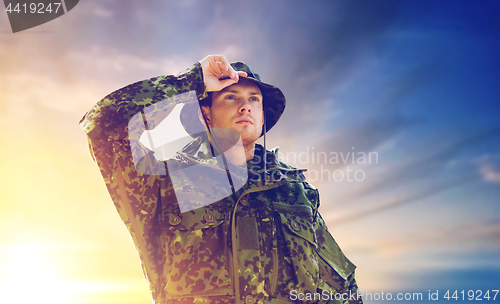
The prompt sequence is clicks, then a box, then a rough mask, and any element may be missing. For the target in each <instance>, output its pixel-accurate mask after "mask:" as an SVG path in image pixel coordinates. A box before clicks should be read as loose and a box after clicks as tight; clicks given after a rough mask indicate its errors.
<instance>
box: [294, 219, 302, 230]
mask: <svg viewBox="0 0 500 304" xmlns="http://www.w3.org/2000/svg"><path fill="white" fill-rule="evenodd" d="M292 228H293V230H295V231H299V230H300V225H299V223H297V222H296V221H295V220H292Z"/></svg>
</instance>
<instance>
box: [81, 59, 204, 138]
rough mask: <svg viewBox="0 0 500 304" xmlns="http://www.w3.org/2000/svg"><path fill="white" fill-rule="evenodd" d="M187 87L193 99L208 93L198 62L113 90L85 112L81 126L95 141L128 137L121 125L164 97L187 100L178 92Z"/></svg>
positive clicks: (175, 100) (183, 91)
mask: <svg viewBox="0 0 500 304" xmlns="http://www.w3.org/2000/svg"><path fill="white" fill-rule="evenodd" d="M189 91H194V92H195V93H196V97H198V99H193V100H192V101H197V100H201V99H203V98H205V97H206V96H207V92H206V90H205V85H204V83H203V73H202V69H201V65H200V64H199V62H198V63H196V64H195V65H193V66H192V67H190V68H188V69H186V70H184V71H182V72H181V73H179V74H177V75H168V76H158V77H154V78H150V79H146V80H142V81H138V82H135V83H132V84H130V85H128V86H126V87H123V88H121V89H119V90H116V91H114V92H113V93H111V94H109V95H107V96H106V97H104V98H103V99H101V100H100V101H99V102H97V103H96V104H95V105H94V106H93V107H92V108H91V109H90V110H89V111H88V112H87V113H86V114H85V116H84V117H83V118H82V119H81V120H80V126H81V127H82V129H83V130H84V131H85V132H86V133H87V135H88V136H89V138H91V139H92V140H93V142H95V143H96V144H106V143H107V142H108V141H109V139H110V138H112V139H120V140H123V139H127V137H128V134H127V132H126V128H124V127H126V126H127V124H128V122H129V120H130V119H131V118H132V117H133V116H134V115H136V114H137V113H139V112H141V111H143V110H144V109H145V108H147V107H149V106H151V105H154V104H156V103H158V102H160V101H163V100H165V99H167V98H169V100H171V101H172V102H173V103H174V104H173V105H175V103H183V102H186V100H183V99H182V98H181V96H182V93H186V92H189Z"/></svg>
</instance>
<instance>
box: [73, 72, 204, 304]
mask: <svg viewBox="0 0 500 304" xmlns="http://www.w3.org/2000/svg"><path fill="white" fill-rule="evenodd" d="M186 92H195V93H196V97H198V98H204V97H205V96H206V92H205V87H204V84H203V76H202V71H201V66H200V65H199V63H197V64H195V65H194V66H192V67H191V68H189V69H187V70H185V71H183V72H181V73H180V74H178V75H176V76H160V77H155V78H151V79H146V80H143V81H139V82H136V83H133V84H131V85H128V86H126V87H124V88H121V89H119V90H117V91H115V92H113V93H111V94H109V95H107V96H106V97H104V98H103V99H101V100H100V101H99V102H98V103H97V104H96V105H95V106H94V107H93V108H92V109H91V110H90V111H88V112H87V113H86V114H85V116H84V117H83V118H82V120H81V121H80V126H81V127H82V128H83V129H84V131H85V132H86V133H87V135H88V141H89V148H90V152H91V155H92V158H93V159H94V161H95V162H96V163H97V165H98V166H99V169H100V172H101V174H102V177H103V179H104V182H105V184H106V187H107V189H108V192H109V194H110V196H111V198H112V200H113V203H114V205H115V207H116V209H117V211H118V214H119V215H120V217H121V219H122V220H123V222H124V223H125V225H126V227H127V229H128V231H129V233H130V235H131V237H132V240H133V242H134V245H135V247H136V249H137V251H138V254H139V256H140V259H141V263H142V268H143V271H144V274H145V276H146V278H147V280H148V282H149V285H150V286H149V287H150V290H151V293H152V298H153V302H154V303H157V302H159V299H161V297H162V296H163V295H162V294H161V293H162V292H163V291H164V289H165V288H164V287H165V284H166V282H165V279H164V278H163V276H162V273H163V268H164V263H165V256H166V254H165V246H164V244H165V242H167V241H168V240H167V238H168V236H165V235H162V234H161V233H160V230H159V229H160V228H159V225H158V212H157V207H158V206H159V192H160V189H161V191H162V192H165V191H166V192H169V191H171V192H173V189H172V187H171V182H170V179H169V178H168V176H167V175H166V174H163V175H159V174H151V172H147V170H140V169H139V167H138V164H145V163H149V165H148V166H153V167H154V166H164V165H163V162H157V161H156V160H155V158H154V156H153V152H152V151H149V150H147V149H146V148H145V147H144V146H142V145H140V143H139V144H137V143H136V144H135V145H132V147H131V144H130V134H129V128H128V124H129V121H130V119H131V118H132V117H134V116H135V115H136V114H137V113H140V112H141V111H144V109H146V108H147V107H150V106H154V105H155V104H158V103H160V102H161V101H164V100H165V99H168V100H169V102H170V103H172V107H173V106H175V104H176V103H181V102H185V100H183V99H182V98H177V96H180V95H182V94H183V93H186ZM195 100H196V101H197V99H196V98H195ZM168 113H169V112H168V111H166V112H165V114H166V115H168ZM138 135H140V134H136V136H138ZM137 149H143V150H144V151H143V153H142V154H141V155H142V159H141V160H140V161H139V162H137V161H136V162H135V163H134V159H133V155H132V154H133V153H132V151H133V150H137ZM134 153H135V152H134ZM138 169H139V170H138ZM164 172H165V173H166V171H164ZM160 185H161V186H160ZM166 197H168V195H166ZM171 197H174V198H175V196H171ZM171 203H174V202H161V204H162V205H168V204H171Z"/></svg>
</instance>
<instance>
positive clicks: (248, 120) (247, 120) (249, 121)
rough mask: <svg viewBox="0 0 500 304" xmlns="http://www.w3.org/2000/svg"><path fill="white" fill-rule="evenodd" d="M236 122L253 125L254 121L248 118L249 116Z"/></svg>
mask: <svg viewBox="0 0 500 304" xmlns="http://www.w3.org/2000/svg"><path fill="white" fill-rule="evenodd" d="M236 123H237V124H243V125H253V122H252V121H251V120H250V119H248V118H243V119H240V120H238V121H237V122H236Z"/></svg>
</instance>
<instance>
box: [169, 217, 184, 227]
mask: <svg viewBox="0 0 500 304" xmlns="http://www.w3.org/2000/svg"><path fill="white" fill-rule="evenodd" d="M168 222H169V223H170V225H172V226H175V225H179V224H180V223H181V218H180V217H178V216H177V215H174V216H172V217H171V218H169V219H168Z"/></svg>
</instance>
